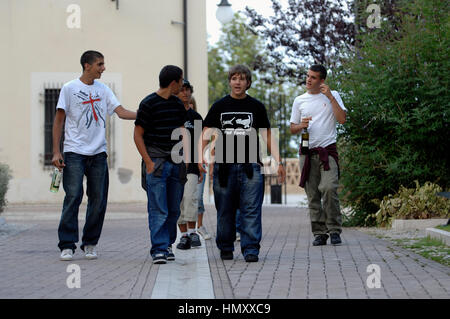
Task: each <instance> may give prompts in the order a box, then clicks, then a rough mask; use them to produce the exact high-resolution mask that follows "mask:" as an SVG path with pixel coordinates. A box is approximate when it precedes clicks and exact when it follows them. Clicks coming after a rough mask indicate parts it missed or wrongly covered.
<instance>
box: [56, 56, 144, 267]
mask: <svg viewBox="0 0 450 319" xmlns="http://www.w3.org/2000/svg"><path fill="white" fill-rule="evenodd" d="M80 62H81V66H82V67H83V74H82V75H81V77H80V78H79V79H75V80H72V81H70V82H68V83H66V84H64V86H63V87H62V89H61V92H60V95H59V100H58V104H57V106H56V114H55V120H54V122H53V158H52V163H53V165H54V166H56V167H58V168H59V169H60V170H62V171H63V187H64V191H65V192H66V195H65V197H64V204H63V210H62V214H61V220H60V223H59V227H58V237H59V243H58V247H59V249H60V250H61V256H60V259H61V260H72V257H73V254H74V252H75V249H76V248H77V247H76V245H75V243H76V242H78V209H79V206H80V204H81V200H82V198H83V176H84V175H86V179H87V190H86V193H87V196H88V205H87V211H86V222H85V225H84V228H83V237H82V239H81V240H82V243H81V249H82V250H84V252H85V256H86V258H87V259H95V258H97V253H96V251H95V246H96V245H97V242H98V240H99V238H100V233H101V231H102V226H103V220H104V217H105V211H106V203H107V199H108V186H109V176H108V164H107V161H106V158H107V155H106V151H107V150H106V138H105V129H106V117H107V116H110V115H112V114H114V112H115V113H117V115H118V116H119V117H120V118H121V119H126V120H134V119H136V112H132V111H129V110H126V109H125V108H124V107H122V106H121V105H120V103H119V101H118V100H117V98H116V97H115V96H114V93H113V92H112V91H111V90H110V89H109V88H108V87H107V86H106V85H105V84H103V83H101V82H98V81H96V79H99V78H100V77H101V75H102V73H103V71H105V62H104V57H103V55H102V54H101V53H100V52H97V51H86V52H84V53H83V55H82V56H81V60H80ZM63 124H65V126H64V155H63V154H61V150H60V148H59V145H60V140H61V135H62V127H63Z"/></svg>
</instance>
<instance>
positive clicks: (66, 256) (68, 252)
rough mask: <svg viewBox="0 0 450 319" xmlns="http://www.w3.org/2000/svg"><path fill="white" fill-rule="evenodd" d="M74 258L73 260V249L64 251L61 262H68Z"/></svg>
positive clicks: (60, 258)
mask: <svg viewBox="0 0 450 319" xmlns="http://www.w3.org/2000/svg"><path fill="white" fill-rule="evenodd" d="M72 258H73V251H72V249H63V251H62V252H61V256H60V257H59V260H62V261H68V260H72Z"/></svg>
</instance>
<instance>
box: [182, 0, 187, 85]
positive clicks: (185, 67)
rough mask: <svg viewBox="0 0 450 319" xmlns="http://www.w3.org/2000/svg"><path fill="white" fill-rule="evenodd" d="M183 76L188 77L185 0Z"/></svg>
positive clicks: (184, 4) (185, 1)
mask: <svg viewBox="0 0 450 319" xmlns="http://www.w3.org/2000/svg"><path fill="white" fill-rule="evenodd" d="M183 46H184V78H185V79H186V80H187V79H188V50H187V49H188V39H187V0H183Z"/></svg>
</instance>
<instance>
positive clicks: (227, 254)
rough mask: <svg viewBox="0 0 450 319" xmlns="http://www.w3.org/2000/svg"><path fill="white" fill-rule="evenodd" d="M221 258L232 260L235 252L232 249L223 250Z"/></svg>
mask: <svg viewBox="0 0 450 319" xmlns="http://www.w3.org/2000/svg"><path fill="white" fill-rule="evenodd" d="M220 258H222V259H223V260H232V259H233V252H232V251H230V250H221V251H220Z"/></svg>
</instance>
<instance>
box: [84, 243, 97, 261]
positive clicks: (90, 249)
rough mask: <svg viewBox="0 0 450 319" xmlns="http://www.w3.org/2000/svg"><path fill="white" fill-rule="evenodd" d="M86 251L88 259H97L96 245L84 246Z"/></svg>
mask: <svg viewBox="0 0 450 319" xmlns="http://www.w3.org/2000/svg"><path fill="white" fill-rule="evenodd" d="M84 253H85V255H84V256H85V257H86V259H97V252H96V251H95V246H86V247H84Z"/></svg>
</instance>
